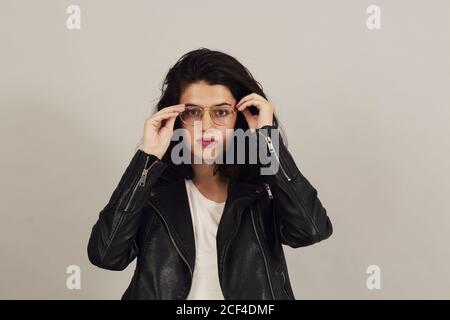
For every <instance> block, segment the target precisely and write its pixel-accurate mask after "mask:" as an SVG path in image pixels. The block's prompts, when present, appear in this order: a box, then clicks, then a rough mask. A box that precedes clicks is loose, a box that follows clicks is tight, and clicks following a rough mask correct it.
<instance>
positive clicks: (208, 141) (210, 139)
mask: <svg viewBox="0 0 450 320" xmlns="http://www.w3.org/2000/svg"><path fill="white" fill-rule="evenodd" d="M214 141H215V140H214V137H203V138H201V139H198V140H197V142H199V143H201V144H202V146H203V147H206V146H208V145H210V144H211V143H213V142H214Z"/></svg>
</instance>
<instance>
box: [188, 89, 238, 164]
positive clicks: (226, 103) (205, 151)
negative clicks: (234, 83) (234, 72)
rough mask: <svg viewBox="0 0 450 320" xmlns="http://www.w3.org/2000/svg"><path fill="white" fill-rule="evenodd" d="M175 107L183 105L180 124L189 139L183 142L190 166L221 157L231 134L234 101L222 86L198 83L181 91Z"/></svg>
mask: <svg viewBox="0 0 450 320" xmlns="http://www.w3.org/2000/svg"><path fill="white" fill-rule="evenodd" d="M179 103H184V104H186V111H185V112H184V113H183V114H181V124H182V127H183V128H184V129H186V130H187V133H188V134H189V136H190V139H187V140H185V141H186V144H187V145H188V146H189V148H190V151H191V154H192V155H193V157H194V159H195V160H194V161H195V162H194V163H200V162H201V163H203V162H207V163H212V162H213V161H214V159H216V158H217V157H218V156H220V155H222V153H223V151H224V150H225V149H226V146H227V141H229V137H230V136H232V134H233V130H234V128H235V124H236V119H237V110H236V109H235V105H236V103H237V101H236V100H235V99H234V97H233V95H232V93H231V91H230V90H229V89H228V88H227V87H226V86H224V85H220V84H215V85H210V84H208V83H207V82H205V81H198V82H195V83H191V84H189V85H187V86H186V87H185V88H184V90H183V91H182V93H181V96H180V101H179ZM205 108H206V109H205ZM208 109H209V110H210V112H208V111H207V110H208ZM233 111H234V112H233ZM202 115H203V116H202ZM223 161H224V162H225V159H223Z"/></svg>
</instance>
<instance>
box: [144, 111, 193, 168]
mask: <svg viewBox="0 0 450 320" xmlns="http://www.w3.org/2000/svg"><path fill="white" fill-rule="evenodd" d="M184 109H185V105H184V104H183V103H181V104H176V105H173V106H170V107H166V108H163V109H161V110H160V111H158V112H157V113H155V114H154V115H152V116H150V117H149V118H147V119H146V120H145V125H144V135H143V142H142V144H141V146H140V147H139V148H140V149H141V150H142V151H144V152H145V153H148V154H153V155H155V156H157V157H158V158H159V159H160V160H161V159H162V157H163V156H164V154H165V153H166V151H167V148H168V147H169V145H170V141H171V139H172V135H173V127H174V124H175V120H176V118H177V116H178V115H179V114H180V112H182V111H184Z"/></svg>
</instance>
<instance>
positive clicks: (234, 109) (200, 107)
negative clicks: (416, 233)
mask: <svg viewBox="0 0 450 320" xmlns="http://www.w3.org/2000/svg"><path fill="white" fill-rule="evenodd" d="M220 107H222V106H205V107H204V106H186V107H185V108H198V109H201V110H202V114H201V119H203V116H204V115H205V112H206V111H208V113H209V117H210V118H211V121H212V122H213V123H214V124H216V125H218V126H225V125H226V124H218V123H216V122H215V121H214V117H212V116H211V110H210V109H212V108H220ZM222 108H225V109H230V111H231V112H232V113H233V116H234V115H235V114H236V108H235V107H234V106H233V107H231V108H230V107H222ZM181 114H182V113H180V114H179V117H180V120H181V122H183V123H184V124H187V125H188V126H195V125H196V124H195V121H194V123H192V124H189V123H187V122H185V121H184V120H183V117H182V116H181Z"/></svg>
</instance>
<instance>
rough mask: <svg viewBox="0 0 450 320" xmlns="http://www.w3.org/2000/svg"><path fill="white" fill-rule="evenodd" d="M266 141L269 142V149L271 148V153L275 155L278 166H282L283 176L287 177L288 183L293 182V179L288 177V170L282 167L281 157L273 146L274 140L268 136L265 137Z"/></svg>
mask: <svg viewBox="0 0 450 320" xmlns="http://www.w3.org/2000/svg"><path fill="white" fill-rule="evenodd" d="M264 139H265V140H266V142H267V147H268V148H269V152H270V153H273V154H274V155H275V158H276V159H277V161H278V164H279V165H280V168H281V171H282V172H283V174H284V176H285V177H286V179H287V181H291V178H290V177H289V176H288V174H287V173H286V170H285V169H284V168H283V166H282V165H281V161H280V157H279V156H278V154H277V153H276V152H275V148H274V147H273V144H272V139H270V137H268V136H264Z"/></svg>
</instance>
